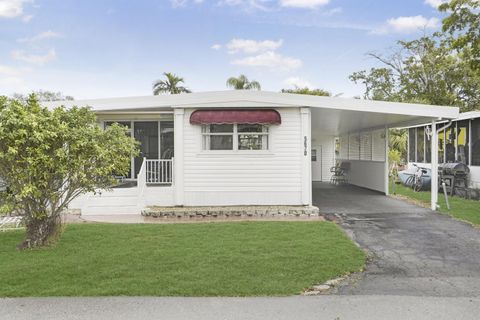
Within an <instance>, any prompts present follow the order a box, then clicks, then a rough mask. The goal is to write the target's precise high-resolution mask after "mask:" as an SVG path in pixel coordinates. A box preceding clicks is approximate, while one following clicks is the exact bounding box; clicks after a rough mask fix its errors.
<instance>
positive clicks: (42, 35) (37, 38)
mask: <svg viewBox="0 0 480 320" xmlns="http://www.w3.org/2000/svg"><path fill="white" fill-rule="evenodd" d="M61 37H62V35H61V34H60V33H58V32H53V31H51V30H48V31H44V32H40V33H39V34H37V35H35V36H33V37H31V38H21V39H17V42H36V41H40V40H46V39H52V38H61Z"/></svg>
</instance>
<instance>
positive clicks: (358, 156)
mask: <svg viewBox="0 0 480 320" xmlns="http://www.w3.org/2000/svg"><path fill="white" fill-rule="evenodd" d="M62 103H63V104H64V105H66V106H67V107H68V106H71V105H79V106H90V107H91V108H92V109H93V110H94V111H95V112H96V114H97V117H98V121H99V124H100V125H101V126H104V127H105V126H108V125H110V124H111V123H112V122H119V123H120V124H123V125H125V126H127V127H128V128H129V129H130V134H131V135H132V136H133V137H135V138H136V139H137V140H138V141H140V143H141V147H140V148H141V155H140V156H139V157H138V158H134V159H132V164H131V171H130V173H129V174H128V176H126V177H124V179H123V180H124V181H123V183H122V184H121V185H120V186H119V187H117V188H114V189H112V191H108V192H103V193H102V194H101V195H92V194H90V195H83V196H82V197H80V198H79V199H77V200H76V201H75V202H74V203H72V207H73V208H78V209H81V210H82V214H114V213H115V214H118V213H139V212H140V211H141V210H142V209H143V208H144V207H146V206H150V205H159V206H215V205H298V206H310V205H312V181H329V180H330V168H331V167H332V166H333V165H334V164H335V161H337V160H341V161H344V162H348V163H349V165H350V170H349V173H348V175H349V183H352V184H355V185H359V186H362V187H365V188H369V189H373V190H377V191H380V192H383V193H385V194H387V193H388V161H387V151H388V146H387V140H388V130H387V129H388V128H391V127H399V126H403V127H405V126H407V125H416V124H421V123H425V122H431V121H433V122H435V121H436V120H439V119H453V118H456V117H457V116H458V109H457V108H449V107H438V106H427V105H418V104H401V103H388V102H378V101H366V100H358V99H344V98H332V97H317V96H306V95H296V94H286V93H273V92H255V91H223V92H206V93H191V94H180V95H165V96H148V97H129V98H113V99H96V100H84V101H68V102H62ZM49 105H50V106H55V105H58V103H50V104H49ZM337 137H339V142H340V144H339V154H338V156H337V157H336V156H335V138H337Z"/></svg>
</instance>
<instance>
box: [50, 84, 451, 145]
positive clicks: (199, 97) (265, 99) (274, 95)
mask: <svg viewBox="0 0 480 320" xmlns="http://www.w3.org/2000/svg"><path fill="white" fill-rule="evenodd" d="M45 105H46V106H48V107H54V106H57V105H65V106H66V107H69V106H73V105H78V106H90V107H92V109H93V110H94V111H95V112H97V113H115V112H119V113H126V112H131V113H134V112H169V111H170V112H171V111H173V109H175V108H194V109H214V108H223V109H225V108H237V109H238V108H241V109H244V108H278V109H279V108H285V107H309V108H310V109H311V114H312V133H313V134H331V135H340V134H344V133H348V132H353V131H361V130H368V129H375V128H385V127H389V128H393V127H407V126H413V125H418V124H422V123H428V122H430V121H432V120H434V119H436V120H442V119H443V120H448V119H455V118H457V117H458V116H459V113H458V108H455V107H444V106H431V105H423V104H411V103H396V102H384V101H371V100H361V99H347V98H336V97H318V96H309V95H299V94H288V93H278V92H266V91H247V90H233V91H218V92H200V93H189V94H178V95H163V96H145V97H126V98H110V99H94V100H77V101H61V102H49V103H45Z"/></svg>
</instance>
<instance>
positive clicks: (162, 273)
mask: <svg viewBox="0 0 480 320" xmlns="http://www.w3.org/2000/svg"><path fill="white" fill-rule="evenodd" d="M22 237H23V232H22V231H10V232H4V233H0V284H1V285H0V296H3V297H20V296H120V295H122V296H266V295H273V296H281V295H294V294H299V293H300V292H301V291H302V289H304V288H307V287H310V286H311V285H312V284H316V283H322V282H324V281H326V280H327V279H331V278H335V277H337V276H340V275H343V274H346V273H350V272H355V271H359V270H361V269H362V268H363V265H364V263H365V254H364V252H363V251H362V250H360V249H359V248H358V247H357V246H355V244H353V243H352V242H351V241H350V239H348V238H347V236H346V235H345V234H344V233H343V232H342V231H341V230H340V229H339V228H338V227H337V226H336V225H334V224H333V223H330V222H233V223H197V224H165V225H162V224H148V225H140V224H139V225H122V224H72V225H68V226H67V228H66V231H65V233H64V235H63V236H62V238H61V240H60V242H59V243H58V244H57V245H56V246H54V247H50V248H44V249H36V250H30V251H17V250H16V249H15V245H16V244H17V243H19V242H20V240H21V239H22Z"/></svg>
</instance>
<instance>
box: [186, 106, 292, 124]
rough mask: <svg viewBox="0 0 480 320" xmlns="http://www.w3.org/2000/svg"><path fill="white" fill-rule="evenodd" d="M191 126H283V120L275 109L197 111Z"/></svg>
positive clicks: (193, 115) (192, 116)
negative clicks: (235, 124)
mask: <svg viewBox="0 0 480 320" xmlns="http://www.w3.org/2000/svg"><path fill="white" fill-rule="evenodd" d="M190 123H191V124H233V123H243V124H281V123H282V118H281V117H280V114H279V113H278V111H276V110H273V109H253V110H250V109H242V110H238V109H237V110H196V111H194V112H193V113H192V114H191V115H190Z"/></svg>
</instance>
